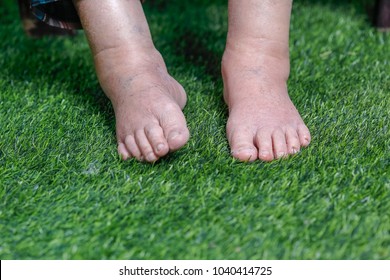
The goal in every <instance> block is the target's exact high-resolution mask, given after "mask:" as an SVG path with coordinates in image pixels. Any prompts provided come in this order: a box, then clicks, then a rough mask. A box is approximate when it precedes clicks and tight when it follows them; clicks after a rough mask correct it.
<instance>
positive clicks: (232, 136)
mask: <svg viewBox="0 0 390 280" xmlns="http://www.w3.org/2000/svg"><path fill="white" fill-rule="evenodd" d="M288 72H289V63H288V59H287V60H283V59H280V58H276V57H272V56H266V55H259V54H258V52H257V51H256V50H254V52H250V51H249V52H247V51H245V52H243V51H241V50H239V51H237V50H236V49H234V48H229V47H227V48H226V50H225V53H224V56H223V60H222V76H223V81H224V98H225V101H226V103H227V105H228V107H229V119H228V123H227V137H228V140H229V143H230V148H231V154H232V156H233V157H235V158H236V159H238V160H240V161H255V160H256V159H260V160H263V161H271V160H274V159H279V158H283V157H286V156H288V155H292V154H295V153H297V152H299V151H300V149H301V147H306V146H308V145H309V143H310V132H309V130H308V128H307V127H306V125H305V123H304V122H303V120H302V118H301V116H300V115H299V113H298V111H297V109H296V108H295V106H294V104H293V103H292V102H291V100H290V98H289V96H288V93H287V85H286V82H287V78H288Z"/></svg>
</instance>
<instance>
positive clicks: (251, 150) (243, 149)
mask: <svg viewBox="0 0 390 280" xmlns="http://www.w3.org/2000/svg"><path fill="white" fill-rule="evenodd" d="M243 151H250V152H253V151H254V149H253V148H241V149H238V150H233V151H231V154H232V155H236V154H239V153H241V152H243Z"/></svg>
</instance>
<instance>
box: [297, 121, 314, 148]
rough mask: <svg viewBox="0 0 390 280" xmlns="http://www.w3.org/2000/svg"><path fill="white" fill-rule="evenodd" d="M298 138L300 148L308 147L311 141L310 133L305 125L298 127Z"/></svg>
mask: <svg viewBox="0 0 390 280" xmlns="http://www.w3.org/2000/svg"><path fill="white" fill-rule="evenodd" d="M298 136H299V141H300V142H301V146H303V147H307V146H309V144H310V141H311V136H310V131H309V129H308V128H307V127H306V125H300V126H299V127H298Z"/></svg>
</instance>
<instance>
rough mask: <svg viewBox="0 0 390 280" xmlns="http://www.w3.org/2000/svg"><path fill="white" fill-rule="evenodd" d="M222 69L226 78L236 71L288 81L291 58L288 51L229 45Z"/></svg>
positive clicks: (258, 77) (263, 77)
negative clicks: (276, 51)
mask: <svg viewBox="0 0 390 280" xmlns="http://www.w3.org/2000/svg"><path fill="white" fill-rule="evenodd" d="M221 70H222V76H223V78H224V80H225V79H226V78H227V77H228V76H230V75H234V73H237V72H246V73H248V74H250V75H255V76H256V78H257V79H264V80H274V81H275V82H278V83H286V82H287V80H288V78H289V75H290V59H289V55H288V52H287V54H286V53H284V54H280V53H275V52H273V51H268V50H266V49H262V48H253V47H250V46H246V47H240V48H237V47H231V46H228V45H227V46H226V49H225V52H224V54H223V56H222V65H221ZM248 78H250V77H248Z"/></svg>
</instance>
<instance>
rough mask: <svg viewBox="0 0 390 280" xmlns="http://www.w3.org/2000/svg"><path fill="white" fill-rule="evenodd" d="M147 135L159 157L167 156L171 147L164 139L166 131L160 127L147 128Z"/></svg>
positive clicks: (151, 126)
mask: <svg viewBox="0 0 390 280" xmlns="http://www.w3.org/2000/svg"><path fill="white" fill-rule="evenodd" d="M145 135H146V137H147V138H148V141H149V143H150V145H151V146H152V148H153V151H154V153H155V155H157V156H158V157H162V156H165V155H166V154H167V153H168V152H169V145H168V142H167V140H166V139H165V137H164V131H163V129H162V127H161V126H159V125H150V126H148V127H145Z"/></svg>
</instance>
